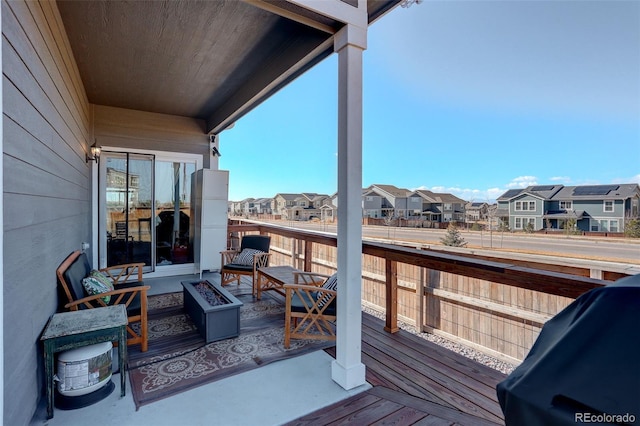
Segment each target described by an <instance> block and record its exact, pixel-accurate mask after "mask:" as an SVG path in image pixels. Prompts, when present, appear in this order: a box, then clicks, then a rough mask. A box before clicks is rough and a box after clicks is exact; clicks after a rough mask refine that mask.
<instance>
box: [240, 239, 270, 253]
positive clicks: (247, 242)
mask: <svg viewBox="0 0 640 426" xmlns="http://www.w3.org/2000/svg"><path fill="white" fill-rule="evenodd" d="M270 244H271V237H270V236H268V235H245V236H244V237H242V242H241V243H240V251H242V250H244V249H246V248H252V249H256V250H260V251H263V252H265V253H268V252H269V245H270Z"/></svg>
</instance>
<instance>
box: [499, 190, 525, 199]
mask: <svg viewBox="0 0 640 426" xmlns="http://www.w3.org/2000/svg"><path fill="white" fill-rule="evenodd" d="M521 192H522V189H510V190H508V191H507V192H505V193H504V195H502V197H504V198H511V197H515V196H516V195H518V194H519V193H521Z"/></svg>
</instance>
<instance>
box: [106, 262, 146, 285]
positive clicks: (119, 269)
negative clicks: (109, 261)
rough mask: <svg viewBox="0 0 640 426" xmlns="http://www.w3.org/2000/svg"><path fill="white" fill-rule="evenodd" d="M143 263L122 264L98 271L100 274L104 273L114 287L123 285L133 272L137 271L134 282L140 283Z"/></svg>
mask: <svg viewBox="0 0 640 426" xmlns="http://www.w3.org/2000/svg"><path fill="white" fill-rule="evenodd" d="M143 267H144V263H124V264H122V265H114V266H109V267H106V268H102V269H100V272H104V273H105V274H106V275H107V276H108V277H109V278H110V279H111V280H112V281H113V284H114V285H117V284H123V283H126V282H128V281H129V278H131V276H132V275H134V271H136V270H137V274H136V275H137V277H136V278H137V279H136V281H138V282H141V281H142V268H143Z"/></svg>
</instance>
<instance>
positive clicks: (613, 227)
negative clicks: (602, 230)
mask: <svg viewBox="0 0 640 426" xmlns="http://www.w3.org/2000/svg"><path fill="white" fill-rule="evenodd" d="M609 232H618V220H617V219H616V220H610V221H609Z"/></svg>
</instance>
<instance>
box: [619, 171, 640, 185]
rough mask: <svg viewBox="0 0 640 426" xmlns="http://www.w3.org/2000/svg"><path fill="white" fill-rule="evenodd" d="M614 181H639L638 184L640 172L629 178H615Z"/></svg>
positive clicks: (639, 183)
mask: <svg viewBox="0 0 640 426" xmlns="http://www.w3.org/2000/svg"><path fill="white" fill-rule="evenodd" d="M612 183H637V184H638V185H640V173H638V174H637V175H635V176H631V177H628V178H618V179H614V180H613V181H612Z"/></svg>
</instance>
